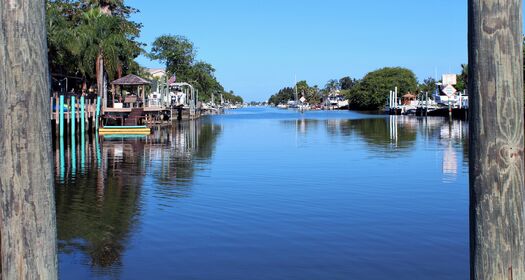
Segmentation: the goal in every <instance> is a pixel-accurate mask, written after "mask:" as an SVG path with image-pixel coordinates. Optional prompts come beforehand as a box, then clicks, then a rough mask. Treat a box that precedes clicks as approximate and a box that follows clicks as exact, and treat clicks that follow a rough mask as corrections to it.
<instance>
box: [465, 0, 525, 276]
mask: <svg viewBox="0 0 525 280" xmlns="http://www.w3.org/2000/svg"><path fill="white" fill-rule="evenodd" d="M468 3H469V4H468V5H469V36H468V38H469V82H468V87H469V89H468V92H469V95H470V96H469V98H470V99H469V102H470V104H469V111H470V118H469V120H470V144H469V145H470V146H469V147H470V148H469V151H470V152H469V153H470V159H469V160H470V254H471V261H470V262H471V278H472V279H476V280H477V279H505V280H507V279H525V235H524V220H523V215H524V212H523V211H524V174H523V173H524V161H523V160H524V155H523V148H524V147H523V146H524V143H523V141H524V136H523V130H524V127H523V125H524V123H523V76H522V75H523V74H522V73H523V58H522V56H523V53H522V44H523V32H522V24H523V21H522V1H521V0H469V1H468Z"/></svg>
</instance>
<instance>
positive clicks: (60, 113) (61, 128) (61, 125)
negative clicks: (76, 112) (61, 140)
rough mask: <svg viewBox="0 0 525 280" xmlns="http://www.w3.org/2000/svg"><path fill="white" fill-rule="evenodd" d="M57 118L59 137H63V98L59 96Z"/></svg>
mask: <svg viewBox="0 0 525 280" xmlns="http://www.w3.org/2000/svg"><path fill="white" fill-rule="evenodd" d="M58 106H59V109H58V110H59V116H58V119H59V120H58V125H59V126H60V130H59V131H60V132H59V133H60V137H63V136H64V96H63V95H61V96H60V101H59V104H58Z"/></svg>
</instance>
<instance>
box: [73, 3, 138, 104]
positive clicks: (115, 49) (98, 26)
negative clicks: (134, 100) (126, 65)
mask: <svg viewBox="0 0 525 280" xmlns="http://www.w3.org/2000/svg"><path fill="white" fill-rule="evenodd" d="M128 30H129V25H128V22H126V21H123V20H122V19H121V18H119V17H113V16H108V15H107V14H105V13H104V12H102V10H101V9H100V8H92V9H89V10H88V11H87V12H85V13H83V14H82V20H81V24H80V25H79V26H78V29H77V34H78V36H79V41H80V42H81V45H82V50H81V52H80V57H81V60H80V61H79V68H80V71H81V72H82V73H83V74H84V75H85V76H92V75H93V74H95V77H96V81H97V89H98V93H99V94H102V93H103V92H104V74H107V75H108V77H109V78H110V79H113V78H114V77H115V74H116V73H117V72H118V71H117V70H118V68H119V65H121V64H122V63H123V61H122V60H123V59H122V57H127V56H126V55H123V54H126V53H129V52H130V50H136V49H139V50H140V48H139V47H138V46H137V44H136V43H135V42H134V41H133V40H131V39H130V38H129V36H128V32H127V31H128ZM93 65H95V68H94V70H95V73H93Z"/></svg>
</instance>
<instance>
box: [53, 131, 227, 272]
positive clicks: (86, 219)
mask: <svg viewBox="0 0 525 280" xmlns="http://www.w3.org/2000/svg"><path fill="white" fill-rule="evenodd" d="M220 132H221V129H220V127H218V126H215V125H212V124H201V123H199V122H189V123H184V124H181V125H179V126H176V127H174V128H172V129H169V128H161V127H158V128H155V129H154V130H153V133H152V135H151V136H148V137H105V138H104V137H93V138H87V139H86V136H83V135H82V136H79V138H80V145H77V139H76V138H71V139H69V140H70V142H68V143H66V139H64V138H62V139H60V140H59V143H57V145H56V146H57V149H56V157H55V160H56V161H57V162H56V166H57V168H56V170H55V172H56V175H55V176H56V178H57V183H56V190H55V197H56V210H57V224H58V239H59V251H60V255H61V259H64V260H66V259H67V260H69V261H71V260H72V259H75V258H72V257H73V256H76V258H79V259H80V260H77V261H79V262H81V263H82V264H83V265H84V266H87V267H91V271H90V272H91V273H95V274H101V275H106V276H110V277H117V276H118V275H119V273H120V267H121V261H122V256H123V253H124V252H125V250H126V247H127V246H128V240H129V238H130V234H131V232H133V231H134V229H135V228H137V227H138V222H139V218H140V216H141V207H142V203H141V200H142V198H141V196H142V195H143V193H144V191H145V190H144V181H145V180H149V179H148V178H149V177H148V176H146V175H147V174H148V175H149V176H150V177H151V179H152V180H155V181H156V182H157V183H156V184H154V185H155V186H156V188H157V189H155V190H154V191H156V192H158V193H162V195H163V196H166V195H170V196H186V195H188V192H189V185H190V184H189V183H190V182H191V180H192V178H193V175H194V170H195V169H196V168H200V167H199V166H201V165H203V164H205V162H206V161H207V160H209V159H210V158H211V156H212V154H213V148H214V143H215V141H216V139H217V138H218V136H219V135H220ZM77 155H79V156H77ZM77 165H78V166H79V168H77ZM163 188H164V189H163ZM169 189H171V191H167V190H169ZM65 255H68V256H69V257H68V258H64V257H62V256H65ZM61 266H62V267H68V266H75V262H72V263H66V262H64V261H61ZM76 269H77V271H76V272H78V267H77V268H76ZM66 271H67V269H66Z"/></svg>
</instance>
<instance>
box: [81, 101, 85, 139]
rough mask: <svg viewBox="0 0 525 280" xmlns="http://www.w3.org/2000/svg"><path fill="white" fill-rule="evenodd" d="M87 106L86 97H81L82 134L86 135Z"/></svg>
mask: <svg viewBox="0 0 525 280" xmlns="http://www.w3.org/2000/svg"><path fill="white" fill-rule="evenodd" d="M85 107H86V104H85V97H84V96H81V97H80V133H81V134H84V133H86V111H85V110H86V109H85Z"/></svg>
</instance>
